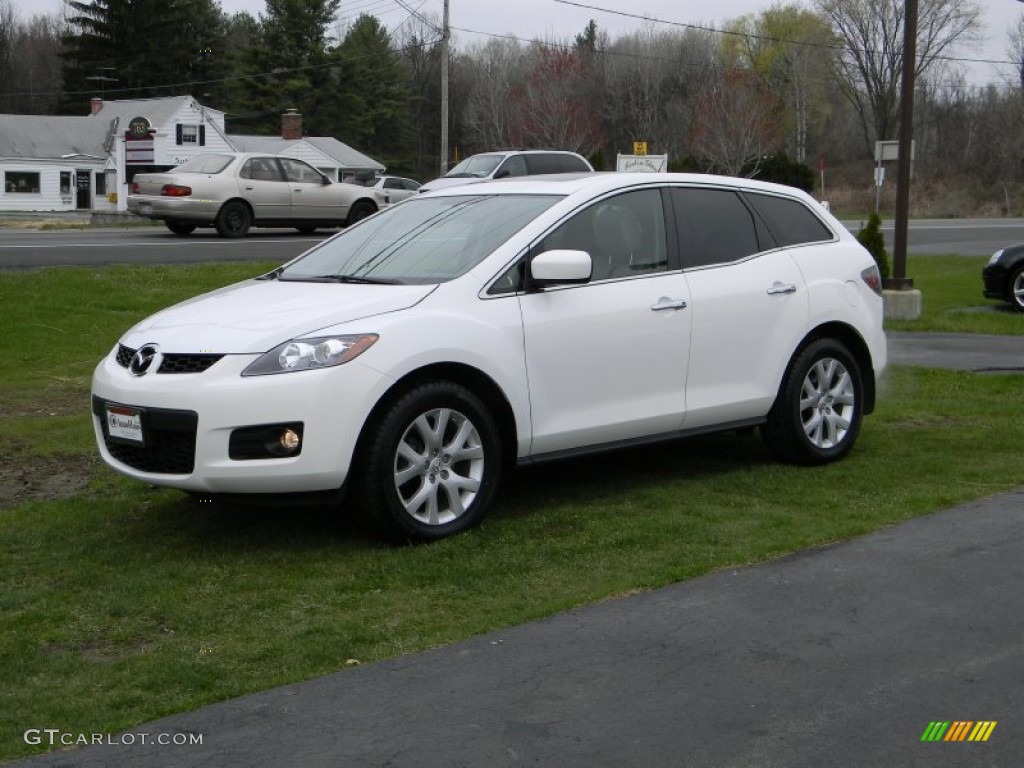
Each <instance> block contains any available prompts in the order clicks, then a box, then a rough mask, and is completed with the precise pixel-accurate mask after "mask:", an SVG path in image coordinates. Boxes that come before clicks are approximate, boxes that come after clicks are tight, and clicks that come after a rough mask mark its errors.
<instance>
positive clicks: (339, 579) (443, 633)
mask: <svg viewBox="0 0 1024 768" xmlns="http://www.w3.org/2000/svg"><path fill="white" fill-rule="evenodd" d="M962 261H964V260H963V259H960V258H938V257H936V258H935V259H934V260H930V261H927V263H926V262H925V260H924V259H921V260H919V261H914V260H912V262H911V270H908V271H910V274H911V275H912V276H913V277H914V278H915V279H916V281H917V285H918V287H920V288H921V289H922V291H923V292H924V305H925V308H926V316H925V318H923V319H922V320H921V321H917V325H915V326H914V328H915V329H926V330H933V329H942V330H948V329H949V328H947V327H945V326H946V324H947V323H948V321H949V320H948V319H949V317H950V316H955V317H959V316H964V317H966V318H968V319H969V320H971V319H972V318H973V320H974V321H976V320H977V319H978V318H983V317H985V316H986V315H990V316H991V317H992V318H994V319H995V320H996V321H1002V322H1003V323H1005V324H1007V325H1006V326H1005V328H1003V327H1002V326H999V329H1000V330H997V329H996V327H995V326H994V325H993V324H992V323H990V322H989V321H988V320H987V319H985V320H984V323H983V324H979V325H978V326H977V327H973V326H972V328H971V329H972V330H979V331H983V332H1010V333H1024V328H1022V327H1021V326H1020V325H1019V324H1016V323H1017V322H1018V319H1019V318H1017V317H1016V316H1014V315H1011V314H1009V313H1005V312H995V311H987V312H986V311H977V312H967V311H959V308H962V307H966V306H968V302H975V299H974V297H975V296H977V297H979V298H978V300H977V302H976V303H977V305H978V306H981V305H982V304H983V301H984V300H982V299H980V277H979V271H980V265H981V263H983V261H984V260H980V261H979V260H968V261H973V266H972V267H971V268H966V267H965V268H963V269H961V262H962ZM268 266H270V265H252V264H230V265H217V266H212V267H211V266H188V267H174V268H170V267H168V268H155V267H111V268H102V269H87V268H82V269H77V268H76V269H60V270H40V271H31V272H4V273H0V324H2V326H3V327H4V328H5V333H4V336H3V341H2V342H0V345H2V346H0V352H2V354H3V358H4V360H5V364H4V365H3V366H2V367H0V415H2V418H3V423H4V426H5V427H7V434H8V440H7V444H6V446H5V447H4V448H2V449H0V464H2V465H3V466H4V470H3V471H4V472H10V471H12V470H11V468H12V467H14V468H15V469H18V470H20V471H22V472H23V473H25V476H26V477H27V478H29V479H31V480H33V481H35V480H38V479H40V478H44V479H47V480H49V481H50V482H51V485H47V484H42V485H41V487H40V490H39V491H38V492H35V493H32V494H29V495H24V494H21V495H15V496H12V497H11V498H12V499H13V500H12V501H11V502H9V503H3V504H2V505H3V509H2V510H0V549H2V553H3V554H2V557H0V616H3V632H0V691H2V693H0V696H2V697H3V698H2V705H0V733H2V734H3V738H2V739H0V758H9V757H15V756H18V755H23V754H27V753H28V752H30V751H32V750H33V749H35V750H38V749H39V748H31V747H28V746H27V745H25V744H24V743H23V742H22V739H21V734H22V733H23V732H24V730H25V729H26V728H60V729H62V730H63V731H70V732H86V733H93V732H115V731H117V730H119V729H123V728H128V727H130V726H133V725H137V724H139V723H142V722H146V721H149V720H152V719H155V718H157V717H160V716H163V715H166V714H170V713H174V712H180V711H184V710H190V709H193V708H196V707H198V706H201V705H203V704H206V703H210V702H215V701H219V700H223V699H226V698H229V697H232V696H237V695H240V694H244V693H249V692H254V691H258V690H262V689H265V688H268V687H271V686H274V685H279V684H284V683H288V682H294V681H297V680H302V679H307V678H310V677H313V676H316V675H321V674H324V673H327V672H331V671H335V670H338V669H343V668H345V667H346V666H347V665H351V664H355V663H367V662H370V661H374V660H377V659H382V658H386V657H390V656H395V655H398V654H403V653H409V652H413V651H417V650H421V649H425V648H430V647H434V646H437V645H442V644H446V643H450V642H453V641H456V640H459V639H461V638H465V637H469V636H471V635H474V634H477V633H481V632H485V631H488V630H490V629H494V628H497V627H503V626H509V625H513V624H518V623H522V622H525V621H529V620H531V619H534V618H537V617H541V616H545V615H549V614H551V613H554V612H557V611H560V610H564V609H566V608H569V607H571V606H575V605H581V604H585V603H588V602H593V601H596V600H600V599H604V598H608V597H612V596H618V595H624V594H628V593H629V592H632V591H635V590H640V589H650V588H654V587H658V586H661V585H664V584H669V583H672V582H676V581H679V580H682V579H688V578H693V577H695V576H698V575H700V574H704V573H707V572H709V571H712V570H715V569H719V568H724V567H730V566H735V565H742V564H745V563H751V562H758V561H763V560H766V559H769V558H773V557H777V556H780V555H783V554H786V553H789V552H792V551H794V550H797V549H801V548H805V547H811V546H816V545H821V544H825V543H829V542H834V541H838V540H843V539H847V538H850V537H854V536H859V535H863V534H866V533H870V532H871V531H875V530H878V529H879V528H882V527H885V526H887V525H892V524H894V523H898V522H900V521H902V520H906V519H908V518H911V517H914V516H917V515H921V514H925V513H927V512H931V511H934V510H936V509H940V508H943V507H948V506H950V505H953V504H956V503H959V502H962V501H965V500H968V499H973V498H977V497H980V496H985V495H989V494H992V493H996V492H999V491H1002V490H1006V489H1009V488H1013V487H1016V486H1018V485H1020V484H1022V483H1024V463H1022V462H1021V461H1020V445H1021V444H1022V442H1024V402H1022V400H1021V398H1020V397H1019V393H1020V387H1021V379H1020V377H1016V376H1007V375H976V374H970V373H962V372H948V371H933V370H925V369H908V368H895V369H892V370H891V371H889V372H888V373H887V374H886V376H885V377H884V379H883V381H882V384H881V392H880V401H879V407H878V411H877V412H876V414H875V415H873V416H871V417H870V418H869V419H868V420H867V421H866V422H865V425H864V429H863V431H862V433H861V437H860V442H859V443H858V445H857V448H856V449H855V451H854V452H853V453H852V454H851V455H850V456H849V457H848V458H847V459H846V460H844V461H842V462H840V463H838V464H834V465H830V466H827V467H822V468H815V469H807V468H797V467H790V466H785V465H780V464H776V463H774V462H772V461H771V460H770V459H769V457H768V455H767V452H766V451H765V449H764V448H763V447H762V445H761V442H760V440H759V439H758V438H757V437H756V436H755V435H744V436H736V435H732V434H728V435H717V436H708V437H702V438H696V439H692V440H688V441H683V442H678V443H672V444H665V445H659V446H652V447H646V448H640V449H634V450H628V451H622V452H618V453H616V454H614V455H605V456H599V457H594V458H589V459H585V460H584V459H580V460H573V461H567V462H562V463H558V464H549V465H545V466H541V467H537V468H533V469H528V470H521V471H518V472H515V473H513V474H512V475H511V476H510V477H508V478H507V479H506V482H505V484H504V487H503V489H502V492H501V494H500V495H499V499H498V502H497V504H496V506H495V509H494V512H493V514H492V515H491V516H490V517H489V518H488V519H487V520H486V521H485V523H484V524H483V526H482V527H481V528H479V529H478V530H474V531H472V532H470V533H468V534H465V535H462V536H458V537H456V538H454V539H451V540H447V541H443V542H440V543H438V544H433V545H430V546H416V547H406V548H392V547H387V546H384V545H382V544H380V543H379V542H378V541H376V540H375V539H373V538H370V537H368V536H367V535H365V534H364V533H363V531H362V530H361V528H360V527H358V526H357V525H355V524H353V522H352V520H351V519H350V518H349V517H346V515H345V514H344V513H343V511H340V510H330V509H310V510H294V509H289V510H287V511H282V510H274V509H244V508H234V507H224V506H219V505H211V504H200V503H197V502H193V501H192V500H190V499H189V498H188V497H186V496H185V495H184V494H181V493H178V492H174V491H168V490H155V489H151V488H148V487H146V486H145V485H142V484H139V483H135V482H132V481H129V480H127V479H124V478H121V477H119V476H117V475H114V474H113V473H111V472H109V471H107V470H106V469H105V468H103V467H102V466H101V465H100V464H99V462H98V461H97V460H96V459H95V458H94V457H93V456H94V449H93V447H92V436H91V428H90V425H89V417H88V387H89V375H90V372H91V369H92V367H93V365H94V364H95V362H96V360H97V359H98V358H99V357H101V356H102V355H103V354H105V353H106V352H107V351H108V350H109V349H110V347H111V346H112V345H113V344H114V343H115V341H116V339H117V337H118V335H119V334H120V333H121V332H122V331H123V330H125V329H126V328H127V327H128V326H130V325H131V324H132V323H133V322H135V321H136V320H138V319H141V318H142V317H144V316H145V315H147V314H149V313H150V312H152V311H153V310H155V309H157V308H159V307H161V306H164V305H166V304H167V303H170V302H171V301H174V300H176V299H179V298H184V297H186V296H190V295H193V294H195V293H197V292H199V291H202V290H205V289H207V288H212V287H216V286H219V285H222V284H225V283H228V282H231V281H233V280H237V279H242V278H244V277H247V276H250V275H253V274H256V273H259V272H260V271H261V270H262V269H265V268H266V267H268ZM933 282H934V284H935V285H936V286H938V287H937V288H936V289H935V290H936V296H935V297H934V298H933V296H932V290H933V288H932V287H931V286H932V283H933ZM954 283H960V284H961V285H960V286H959V287H958V288H957V287H955V286H954V285H953V284H954ZM947 284H948V294H947V293H946V289H947ZM939 288H941V290H942V291H943V295H948V297H949V298H948V299H941V300H940V299H939V298H938V291H939ZM958 295H959V296H961V297H962V299H961V304H960V305H956V299H955V297H956V296H958ZM946 302H948V303H946ZM1015 324H1016V325H1015ZM909 327H910V326H909V325H908V328H909ZM959 329H960V328H958V330H959ZM55 478H56V486H54V485H52V482H53V481H54V479H55ZM62 483H63V487H62ZM68 483H71V484H73V487H71V488H70V489H69V488H68V486H67V484H68ZM8 485H10V483H8ZM0 503H2V500H0Z"/></svg>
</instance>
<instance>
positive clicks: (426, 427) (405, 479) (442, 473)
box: [394, 408, 485, 525]
mask: <svg viewBox="0 0 1024 768" xmlns="http://www.w3.org/2000/svg"><path fill="white" fill-rule="evenodd" d="M484 460H485V457H484V448H483V443H482V442H481V440H480V434H479V432H477V428H476V427H475V426H474V425H473V422H471V421H470V420H469V419H468V418H467V417H466V416H465V415H463V414H461V413H459V412H458V411H455V410H453V409H451V408H435V409H434V410H431V411H427V412H426V413H423V414H420V415H419V416H418V417H417V418H416V419H415V420H414V421H413V422H412V423H411V424H410V425H409V426H408V427H407V428H406V430H405V432H404V433H403V434H402V438H401V440H399V441H398V447H397V449H396V451H395V462H394V477H395V490H396V491H397V492H398V498H399V500H400V501H401V503H402V506H404V507H405V510H406V512H408V514H409V515H410V516H411V517H413V518H414V519H416V520H418V521H420V522H421V523H425V524H426V525H445V524H446V523H450V522H452V521H453V520H455V519H456V518H458V517H460V516H462V514H463V513H464V512H465V511H466V509H467V508H468V507H469V506H470V504H472V503H473V500H474V499H475V498H476V495H477V492H478V491H479V490H480V485H481V483H482V481H483V477H484Z"/></svg>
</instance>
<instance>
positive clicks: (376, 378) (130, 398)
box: [92, 352, 390, 494]
mask: <svg viewBox="0 0 1024 768" xmlns="http://www.w3.org/2000/svg"><path fill="white" fill-rule="evenodd" d="M256 357H257V356H256V355H225V356H224V357H223V358H221V359H220V360H219V361H218V362H217V363H216V364H214V365H212V366H211V367H210V368H208V369H207V370H205V371H203V372H201V373H172V374H159V373H148V374H146V375H144V376H133V375H132V374H130V373H129V372H128V369H127V368H125V367H124V366H123V364H122V363H119V362H118V360H117V355H116V353H115V352H111V354H109V355H107V357H106V358H104V359H103V360H102V361H101V362H100V364H99V365H98V366H97V367H96V370H95V372H94V374H93V383H92V395H93V401H92V411H93V413H92V418H93V429H94V433H95V435H96V443H97V446H98V448H99V452H100V455H101V456H102V458H103V460H104V461H105V462H106V463H107V464H108V465H109V466H110V467H111V468H113V469H114V470H116V471H117V472H120V473H121V474H123V475H127V476H128V477H132V478H134V479H136V480H141V481H144V482H147V483H151V484H153V485H161V486H168V487H172V488H179V489H182V490H186V491H194V492H199V493H211V494H213V493H225V494H254V493H259V494H266V493H302V492H311V491H326V490H335V489H338V488H340V487H341V486H342V485H343V484H344V482H345V479H346V477H347V475H348V471H349V466H350V464H351V462H352V458H353V454H354V451H355V446H356V442H357V441H358V438H359V434H360V431H361V430H362V427H363V424H364V422H365V420H366V418H367V416H368V414H369V413H370V411H371V410H372V408H373V406H374V404H375V403H376V402H377V400H378V399H379V398H380V397H381V396H382V395H383V394H384V392H385V391H386V390H387V388H388V386H389V384H390V382H389V380H388V379H386V377H384V376H382V375H381V374H379V373H378V372H377V371H375V370H373V369H372V368H368V367H366V366H364V365H361V364H360V363H359V361H358V360H354V361H352V362H350V363H346V364H345V365H341V366H337V367H335V368H328V369H324V370H318V371H302V372H296V373H285V374H277V375H270V376H249V377H242V376H241V372H242V371H243V370H244V369H245V367H246V366H247V365H249V363H251V362H252V361H253V360H255V359H256ZM107 404H114V405H120V406H127V407H129V408H133V409H141V410H142V424H143V436H144V439H145V443H144V445H141V446H139V445H135V444H130V443H126V442H125V441H117V440H113V439H111V437H110V435H109V431H108V428H107V422H106V417H107V412H106V406H107ZM280 423H298V424H302V425H303V430H302V444H301V451H300V452H299V453H298V455H294V456H283V457H277V458H268V459H252V458H247V459H241V460H238V459H232V458H231V457H230V455H229V444H230V440H231V435H232V433H233V432H235V431H236V430H239V429H243V428H247V427H254V426H258V425H265V424H280Z"/></svg>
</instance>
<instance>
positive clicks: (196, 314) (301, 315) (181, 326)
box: [121, 280, 437, 354]
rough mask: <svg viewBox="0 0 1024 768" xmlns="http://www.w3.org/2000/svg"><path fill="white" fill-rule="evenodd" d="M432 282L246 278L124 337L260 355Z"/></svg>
mask: <svg viewBox="0 0 1024 768" xmlns="http://www.w3.org/2000/svg"><path fill="white" fill-rule="evenodd" d="M436 287H437V286H436V285H345V284H341V283H300V282H281V281H278V280H248V281H246V282H244V283H238V284H236V285H231V286H228V287H227V288H221V289H220V290H218V291H214V292H212V293H207V294H204V295H202V296H197V297H196V298H194V299H189V300H188V301H185V302H182V303H181V304H175V305H174V306H173V307H170V308H168V309H165V310H163V311H162V312H158V313H157V314H155V315H152V316H151V317H148V318H146V319H145V320H143V321H142V322H141V323H139V324H138V325H136V326H134V327H133V328H132V329H131V330H129V331H128V332H127V333H126V334H125V335H124V337H123V338H122V339H121V342H122V343H123V344H125V345H126V346H129V347H140V346H142V345H143V344H147V343H156V344H159V345H160V347H161V349H163V351H165V352H174V353H199V352H218V353H221V354H254V353H262V352H266V351H267V350H268V349H273V348H274V347H275V346H277V345H278V344H281V343H282V342H285V341H288V340H289V339H292V338H295V337H297V336H305V335H309V334H312V333H313V332H315V331H319V330H320V329H323V328H329V327H331V326H334V325H339V324H341V323H348V322H351V321H353V320H359V319H361V318H366V317H372V316H374V315H379V314H383V313H385V312H396V311H398V310H402V309H406V308H408V307H411V306H413V305H414V304H417V303H418V302H420V301H422V300H423V299H424V298H425V297H426V296H427V295H428V294H430V292H431V291H433V290H434V289H435V288H436ZM359 330H360V331H366V332H372V331H373V330H374V328H373V327H372V323H370V324H368V325H367V326H366V327H365V328H360V329H359Z"/></svg>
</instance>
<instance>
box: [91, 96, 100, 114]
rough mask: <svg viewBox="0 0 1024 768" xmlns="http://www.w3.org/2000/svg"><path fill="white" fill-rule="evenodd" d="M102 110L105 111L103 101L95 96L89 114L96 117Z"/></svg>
mask: <svg viewBox="0 0 1024 768" xmlns="http://www.w3.org/2000/svg"><path fill="white" fill-rule="evenodd" d="M101 109H103V99H101V98H100V97H99V96H93V97H92V100H91V101H90V102H89V114H90V115H95V114H96V113H97V112H99V111H100V110H101Z"/></svg>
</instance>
